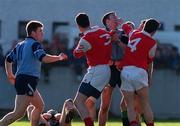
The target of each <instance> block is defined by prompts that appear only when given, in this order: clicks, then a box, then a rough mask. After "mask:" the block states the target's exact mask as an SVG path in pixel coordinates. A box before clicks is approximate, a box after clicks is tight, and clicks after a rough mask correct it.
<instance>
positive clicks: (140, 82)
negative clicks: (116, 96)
mask: <svg viewBox="0 0 180 126" xmlns="http://www.w3.org/2000/svg"><path fill="white" fill-rule="evenodd" d="M121 80H122V84H121V90H125V91H137V90H139V89H141V88H143V87H147V86H148V74H147V72H146V70H144V69H142V68H138V67H136V66H126V67H123V70H122V71H121Z"/></svg>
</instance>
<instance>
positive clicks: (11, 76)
mask: <svg viewBox="0 0 180 126" xmlns="http://www.w3.org/2000/svg"><path fill="white" fill-rule="evenodd" d="M8 80H9V82H10V83H11V84H12V85H14V84H15V76H14V75H8Z"/></svg>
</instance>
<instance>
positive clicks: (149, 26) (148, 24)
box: [144, 18, 159, 33]
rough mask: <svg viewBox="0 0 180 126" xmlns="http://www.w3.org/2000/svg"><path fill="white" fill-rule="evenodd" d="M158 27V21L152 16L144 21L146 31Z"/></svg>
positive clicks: (149, 31)
mask: <svg viewBox="0 0 180 126" xmlns="http://www.w3.org/2000/svg"><path fill="white" fill-rule="evenodd" d="M158 28H159V22H158V21H157V20H155V19H153V18H150V19H148V20H147V21H146V23H145V26H144V31H146V32H148V33H152V32H155V31H156V30H157V29H158Z"/></svg>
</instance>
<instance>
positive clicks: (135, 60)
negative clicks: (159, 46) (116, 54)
mask: <svg viewBox="0 0 180 126" xmlns="http://www.w3.org/2000/svg"><path fill="white" fill-rule="evenodd" d="M155 45H156V41H155V40H154V39H152V38H151V36H150V35H149V34H148V33H147V32H144V31H143V32H141V31H139V32H137V31H136V32H134V33H132V35H131V37H130V41H129V43H128V46H127V48H126V50H125V56H124V58H123V65H124V66H131V65H132V66H136V67H140V68H143V69H147V66H148V62H149V59H150V57H149V53H150V50H151V49H152V48H153V46H155Z"/></svg>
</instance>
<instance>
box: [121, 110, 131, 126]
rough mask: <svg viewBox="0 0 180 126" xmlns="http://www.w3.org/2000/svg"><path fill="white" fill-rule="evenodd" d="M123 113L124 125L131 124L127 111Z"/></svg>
mask: <svg viewBox="0 0 180 126" xmlns="http://www.w3.org/2000/svg"><path fill="white" fill-rule="evenodd" d="M121 114H122V123H123V126H129V120H128V115H127V111H122V112H121Z"/></svg>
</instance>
